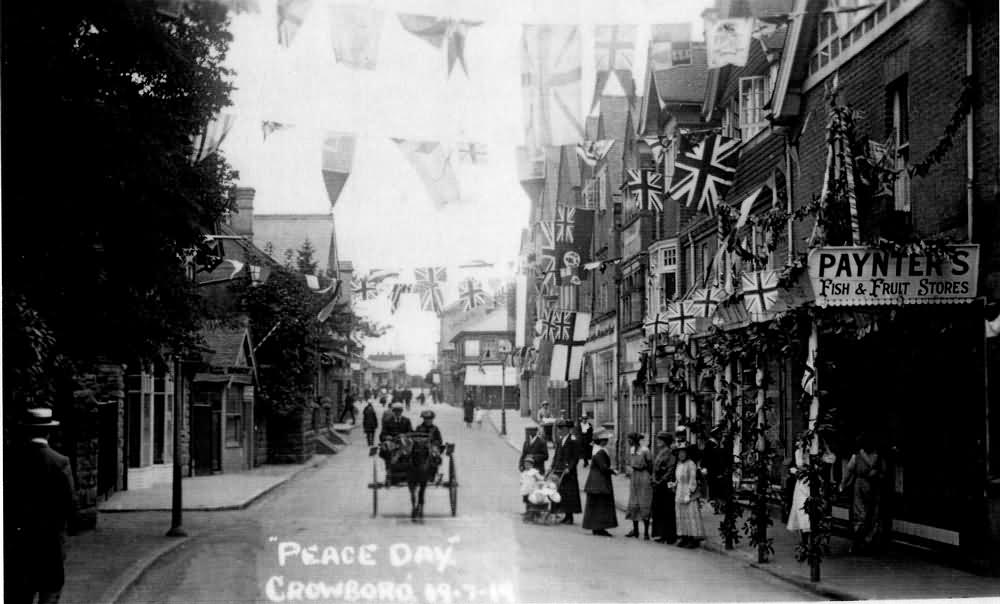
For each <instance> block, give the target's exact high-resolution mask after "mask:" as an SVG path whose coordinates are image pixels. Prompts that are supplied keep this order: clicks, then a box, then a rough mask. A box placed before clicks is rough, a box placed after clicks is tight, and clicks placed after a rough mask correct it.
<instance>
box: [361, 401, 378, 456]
mask: <svg viewBox="0 0 1000 604" xmlns="http://www.w3.org/2000/svg"><path fill="white" fill-rule="evenodd" d="M361 427H362V428H364V430H365V438H367V439H368V446H369V447H370V446H372V445H374V444H375V430H376V429H378V416H377V415H376V414H375V407H373V406H372V399H368V400H367V401H365V408H364V409H363V410H362V411H361Z"/></svg>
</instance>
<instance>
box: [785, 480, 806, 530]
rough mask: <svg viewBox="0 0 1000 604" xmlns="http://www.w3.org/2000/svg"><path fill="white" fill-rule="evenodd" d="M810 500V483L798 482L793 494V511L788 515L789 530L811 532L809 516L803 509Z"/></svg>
mask: <svg viewBox="0 0 1000 604" xmlns="http://www.w3.org/2000/svg"><path fill="white" fill-rule="evenodd" d="M808 498H809V481H807V480H796V481H795V490H794V491H793V492H792V509H791V510H789V513H788V530H790V531H803V532H806V533H808V532H809V530H810V528H811V527H810V524H809V514H807V513H806V511H805V509H803V508H804V507H805V505H806V499H808Z"/></svg>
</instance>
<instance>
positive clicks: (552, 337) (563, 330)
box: [542, 309, 576, 343]
mask: <svg viewBox="0 0 1000 604" xmlns="http://www.w3.org/2000/svg"><path fill="white" fill-rule="evenodd" d="M575 315H576V312H574V311H571V310H557V309H552V310H550V311H548V312H547V313H545V315H544V316H543V317H542V337H543V338H545V339H546V340H548V341H549V342H553V343H555V342H558V341H563V340H569V339H571V338H572V336H573V325H574V321H575Z"/></svg>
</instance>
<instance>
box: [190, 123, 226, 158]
mask: <svg viewBox="0 0 1000 604" xmlns="http://www.w3.org/2000/svg"><path fill="white" fill-rule="evenodd" d="M235 122H236V116H235V115H232V114H229V113H220V114H219V115H217V116H216V117H215V118H214V119H212V121H210V122H209V123H208V124H207V125H206V126H205V127H204V128H203V129H202V131H201V133H200V134H198V135H196V136H195V137H194V140H193V141H192V145H193V147H194V161H195V163H198V162H200V161H201V160H203V159H205V158H206V157H209V156H210V155H212V154H214V153H217V152H218V151H219V147H221V146H222V143H223V141H225V140H226V136H228V135H229V131H230V130H232V129H233V124H234V123H235Z"/></svg>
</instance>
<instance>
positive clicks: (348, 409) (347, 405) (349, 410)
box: [337, 390, 357, 425]
mask: <svg viewBox="0 0 1000 604" xmlns="http://www.w3.org/2000/svg"><path fill="white" fill-rule="evenodd" d="M347 414H350V415H351V425H354V424H355V423H357V419H356V418H355V416H354V392H352V391H350V390H348V391H347V395H346V396H345V397H344V408H343V409H341V411H340V418H339V419H337V421H338V422H340V423H344V416H345V415H347Z"/></svg>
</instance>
